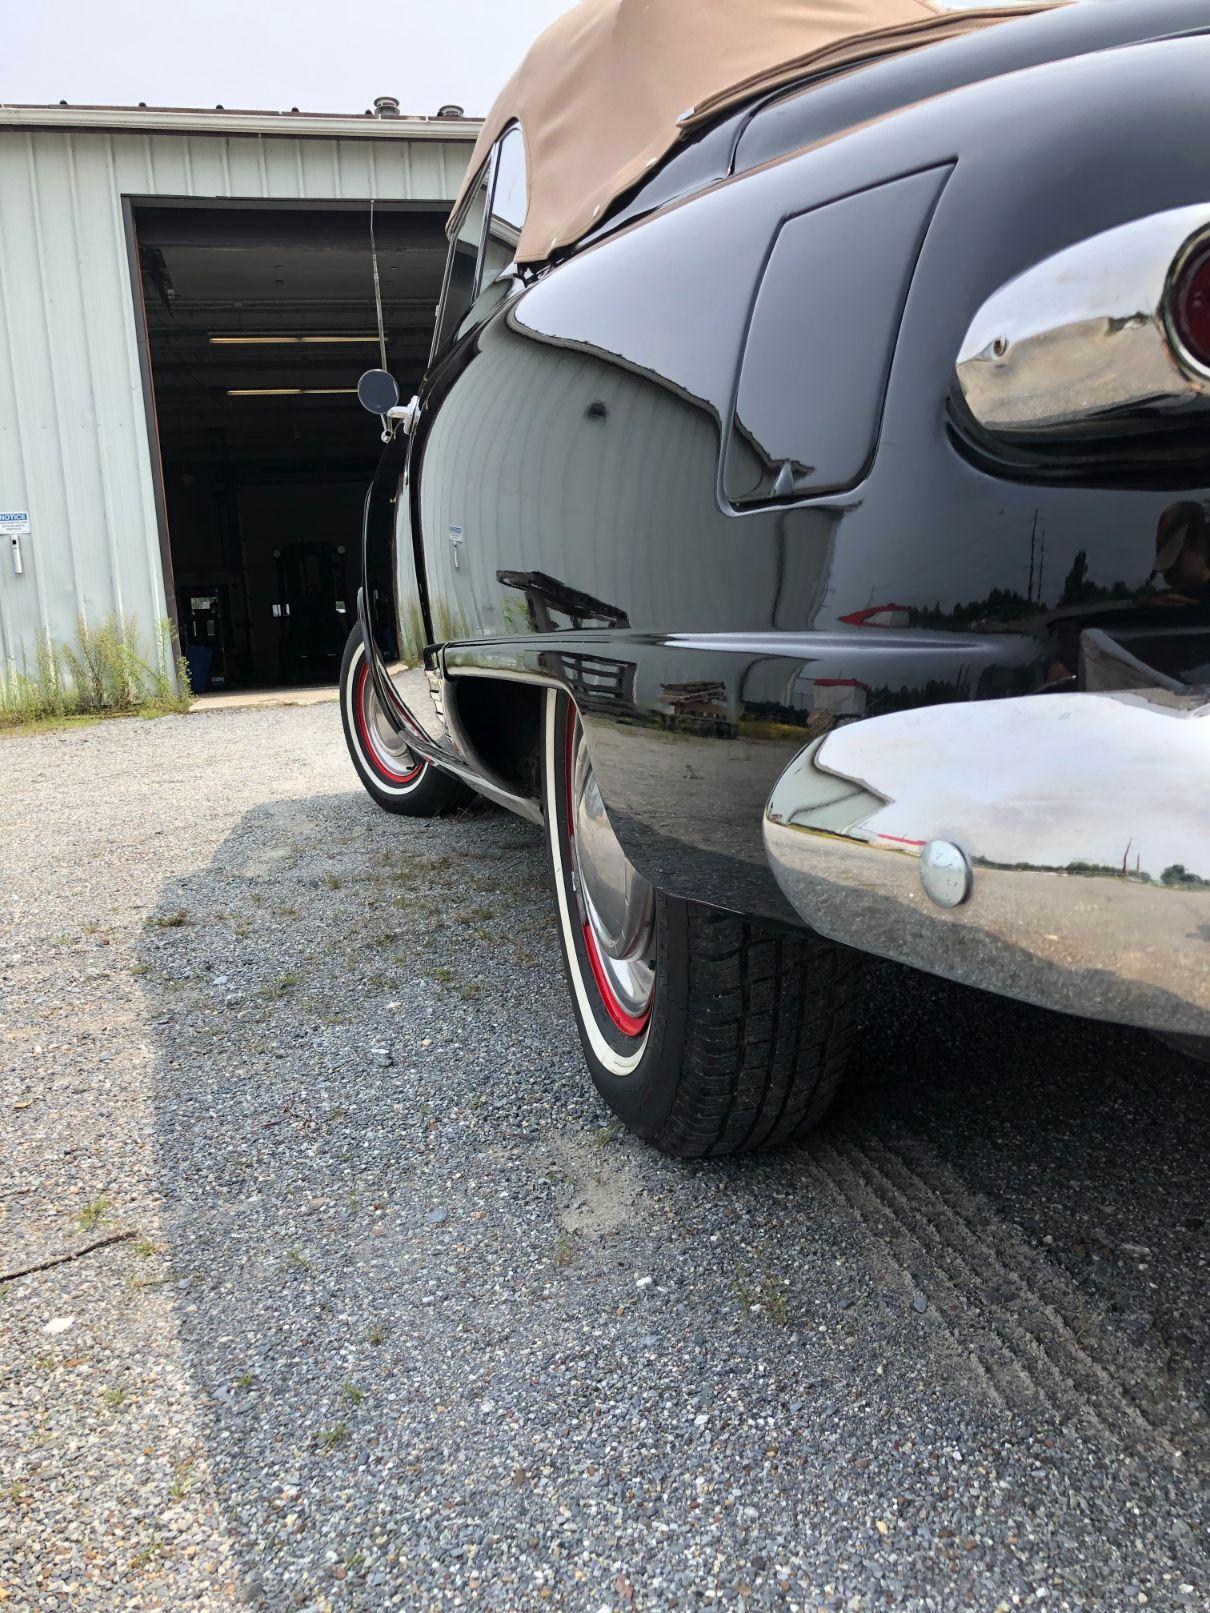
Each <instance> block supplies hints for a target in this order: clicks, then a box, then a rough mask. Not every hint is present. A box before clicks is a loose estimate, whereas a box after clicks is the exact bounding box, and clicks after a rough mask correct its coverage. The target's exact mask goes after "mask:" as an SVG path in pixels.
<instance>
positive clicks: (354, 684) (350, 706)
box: [341, 644, 428, 798]
mask: <svg viewBox="0 0 1210 1613" xmlns="http://www.w3.org/2000/svg"><path fill="white" fill-rule="evenodd" d="M365 653H366V651H365V645H364V644H359V645H358V646H357V648H356V649H355V650H354V652H353V658H352V660H351V661H350V662H349V675H348V677H347V678H346V679H345V685H344V688H343V689H342V690H341V699H342V700H343V701H344V708H345V716H346V718H347V720H348V733H349V742H350V744H351V745H353V746H354V747H355V749H356V751H357V757H358V760H359V761H360V762H361V765H362V766H363V767H364V769H365V771H366V772H367V773H368V774H369V776H370V778H371V779H372V780H373V781H374V788H375V789H376V790H378V791H379V792H380V793H381V794H383V795H390V796H394V797H396V798H399V797H402V796H405V795H411V793H412V791H413V790H415V789H418V788H419V787H420V785H421V784H423V783H424V781H425V779H426V778H427V776H428V769H427V768H426V767H423V766H422V767H421V769H420V771H419V772H418V773H417V774H416V777H415V778H413V779H410V780H409V781H408V782H407V783H406V784H392V783H391V781H390V780H389V779H387V778H384V777H383V775H382V772H381V770H380V769H379V768H377V767H376V766H375V765H374V760H373V758H372V757H370V756H367V755H366V749H365V745H364V744H363V743H362V738H361V731H360V729H359V727H358V723H357V700H358V686H359V684H360V682H361V664H362V662H363V661H364V660H365Z"/></svg>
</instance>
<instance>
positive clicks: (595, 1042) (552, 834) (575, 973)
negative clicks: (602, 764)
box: [544, 689, 649, 1075]
mask: <svg viewBox="0 0 1210 1613" xmlns="http://www.w3.org/2000/svg"><path fill="white" fill-rule="evenodd" d="M558 703H559V693H558V691H557V690H555V689H548V690H547V692H546V767H545V769H544V772H545V785H544V788H545V791H546V833H547V836H548V838H549V841H550V861H551V866H552V868H553V869H554V875H555V901H556V905H557V906H558V909H559V924H560V926H561V930H562V936H563V946H564V949H565V951H566V953H567V964H568V973H569V974H570V975H571V984H572V989H573V991H574V992H575V996H576V1006H577V1008H578V1009H579V1011H580V1020H581V1023H582V1024H583V1026H584V1031H585V1034H586V1035H587V1037H588V1040H589V1043H590V1045H591V1047H592V1052H593V1057H594V1058H596V1059H597V1060H599V1061H600V1063H601V1064H603V1065H604V1067H605V1068H606V1069H607V1070H608V1071H609V1073H610V1074H611V1075H632V1074H633V1073H634V1071H635V1069H636V1068H637V1066H638V1064H639V1061H640V1060H641V1059H642V1057H643V1054H644V1053H645V1052H646V1050H647V1036H648V1034H649V1031H647V1030H645V1031H644V1032H643V1035H642V1036H641V1038H639V1043H638V1048H637V1051H635V1052H634V1053H631V1054H628V1055H625V1056H623V1055H622V1054H621V1053H619V1052H618V1051H617V1049H616V1048H613V1047H611V1046H610V1044H609V1043H608V1042H607V1041H606V1040H605V1038H604V1036H602V1034H601V1028H600V1026H599V1025H598V1024H597V1016H596V1014H595V1013H594V1011H593V1006H592V1001H591V999H590V997H589V995H588V991H587V989H586V988H585V985H584V978H583V971H582V969H581V966H580V955H579V952H578V951H577V950H576V937H575V931H574V930H573V928H572V903H571V902H570V901H569V900H568V893H567V882H566V879H565V878H564V873H563V850H562V847H561V846H560V844H559V803H558V789H557V785H556V782H555V778H556V774H555V764H556V761H557V759H558V755H559V751H558V746H559V738H560V736H559V734H558V733H557V727H558ZM592 989H593V990H594V991H595V990H596V984H595V982H594V983H593V988H592Z"/></svg>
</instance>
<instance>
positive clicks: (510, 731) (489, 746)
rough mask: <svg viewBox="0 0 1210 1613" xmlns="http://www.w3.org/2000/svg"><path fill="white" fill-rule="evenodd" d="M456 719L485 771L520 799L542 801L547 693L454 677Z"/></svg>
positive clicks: (449, 693)
mask: <svg viewBox="0 0 1210 1613" xmlns="http://www.w3.org/2000/svg"><path fill="white" fill-rule="evenodd" d="M446 690H447V693H446V700H447V702H449V701H450V699H451V696H452V701H453V706H454V717H455V720H456V721H457V723H458V726H459V727H460V728H461V729H462V733H463V737H464V738H465V740H466V742H467V744H468V745H469V746H470V748H471V750H472V751H473V752H474V754H475V755H476V756H478V758H479V760H480V761H481V762H482V763H483V765H484V767H485V768H486V769H487V770H488V771H489V772H490V773H493V774H494V775H495V776H496V777H497V778H498V779H499V780H500V782H501V783H503V784H506V785H507V786H508V787H509V789H511V790H512V791H513V792H514V793H515V794H516V795H524V796H528V797H529V798H530V799H531V800H535V801H538V800H541V798H542V703H543V698H544V696H545V693H546V691H545V690H544V689H541V688H539V687H537V685H535V684H532V683H513V682H511V681H510V680H509V679H507V678H467V677H462V678H451V679H450V680H449V682H448V683H447V685H446Z"/></svg>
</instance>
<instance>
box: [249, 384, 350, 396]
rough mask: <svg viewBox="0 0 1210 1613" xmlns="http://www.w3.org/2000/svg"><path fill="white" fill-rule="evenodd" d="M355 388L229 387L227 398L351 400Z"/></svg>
mask: <svg viewBox="0 0 1210 1613" xmlns="http://www.w3.org/2000/svg"><path fill="white" fill-rule="evenodd" d="M356 395H357V388H356V387H355V386H229V387H228V388H227V396H228V397H229V398H352V397H355V396H356Z"/></svg>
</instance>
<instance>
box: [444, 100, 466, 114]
mask: <svg viewBox="0 0 1210 1613" xmlns="http://www.w3.org/2000/svg"><path fill="white" fill-rule="evenodd" d="M437 116H438V117H439V118H464V117H465V116H466V108H465V107H461V106H459V105H458V103H457V101H447V102H446V103H445V105H444V106H439V107H438V108H437Z"/></svg>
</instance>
